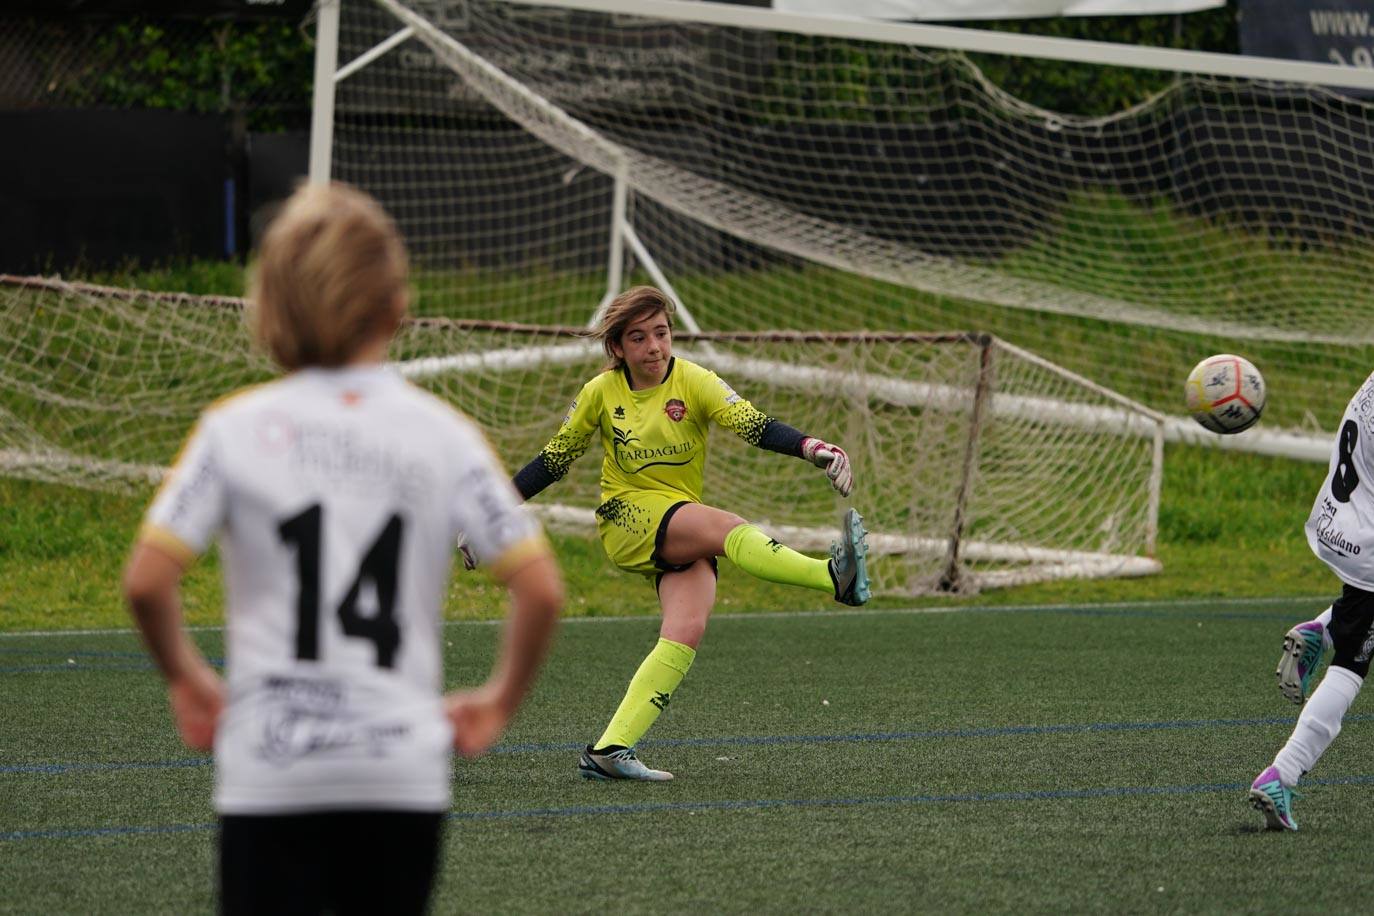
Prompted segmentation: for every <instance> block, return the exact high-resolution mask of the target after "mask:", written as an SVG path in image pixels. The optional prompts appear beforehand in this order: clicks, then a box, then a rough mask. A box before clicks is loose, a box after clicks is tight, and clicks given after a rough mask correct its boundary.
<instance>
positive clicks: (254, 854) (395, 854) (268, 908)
mask: <svg viewBox="0 0 1374 916" xmlns="http://www.w3.org/2000/svg"><path fill="white" fill-rule="evenodd" d="M443 818H444V815H443V814H439V813H432V814H431V813H427V812H413V811H320V812H312V813H309V814H281V815H226V816H223V817H221V818H220V821H219V823H220V834H219V898H220V912H221V913H226V914H238V913H273V914H286V913H293V914H295V913H302V914H303V913H325V912H329V913H337V914H341V916H342V914H349V913H359V914H363V913H367V914H372V913H387V914H391V913H417V914H418V913H424V912H425V908H426V906H428V904H429V893H430V890H431V888H432V886H433V884H434V874H435V866H436V864H437V862H438V857H439V840H440V836H441V833H442V827H443Z"/></svg>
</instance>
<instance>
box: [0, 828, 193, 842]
mask: <svg viewBox="0 0 1374 916" xmlns="http://www.w3.org/2000/svg"><path fill="white" fill-rule="evenodd" d="M218 827H219V825H218V824H168V825H166V826H165V827H79V828H75V829H69V830H14V831H11V832H9V833H0V842H5V841H10V842H13V841H16V840H76V839H82V838H85V837H93V836H140V835H142V836H147V835H150V834H160V833H205V832H207V831H211V830H215V829H217V828H218Z"/></svg>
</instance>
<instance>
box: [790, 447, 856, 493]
mask: <svg viewBox="0 0 1374 916" xmlns="http://www.w3.org/2000/svg"><path fill="white" fill-rule="evenodd" d="M802 457H803V458H805V459H806V460H807V461H809V462H811V463H812V464H814V465H815V466H816V467H818V468H825V476H826V477H829V478H830V485H831V486H832V487H834V488H835V491H836V492H837V493H839V494H840V495H841V496H848V495H849V491H850V489H851V488H852V487H853V486H854V472H853V471H852V470H850V468H849V456H848V455H846V454H845V453H844V449H842V448H840V447H839V446H838V445H831V444H830V443H829V442H822V441H821V440H820V439H817V438H815V437H813V436H807V437H806V438H805V439H803V440H802Z"/></svg>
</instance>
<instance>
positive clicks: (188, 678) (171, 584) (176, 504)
mask: <svg viewBox="0 0 1374 916" xmlns="http://www.w3.org/2000/svg"><path fill="white" fill-rule="evenodd" d="M207 426H208V424H207V423H205V422H204V421H202V422H201V423H200V424H199V425H198V426H197V427H196V429H195V431H193V432H192V434H191V436H190V438H189V439H188V440H187V443H186V446H185V447H184V448H183V449H182V453H181V455H180V457H179V458H178V459H177V461H176V463H175V465H174V466H173V468H172V471H171V473H170V474H169V475H168V477H167V480H166V482H165V483H164V485H163V487H162V488H161V489H160V490H159V491H158V494H157V496H156V497H155V498H154V499H153V503H152V505H151V506H150V507H149V508H148V514H147V518H146V519H145V522H144V525H143V527H142V529H141V530H140V532H139V536H138V539H137V541H136V542H135V543H134V547H133V551H132V554H131V555H130V557H129V563H128V565H127V566H126V568H125V571H124V583H123V591H124V599H125V601H126V602H127V604H128V607H129V613H130V615H131V616H132V617H133V620H134V623H135V625H136V626H137V627H138V631H139V633H140V634H141V635H142V637H143V642H144V644H145V645H146V646H147V647H148V653H149V655H151V656H152V658H153V663H154V664H156V665H157V668H158V670H159V671H160V672H162V676H163V677H164V678H166V680H167V689H168V696H169V699H170V701H171V704H172V712H173V715H174V716H175V718H176V723H177V729H178V731H180V733H181V738H182V740H183V741H185V742H186V743H187V744H188V745H189V746H191V747H193V748H195V749H197V750H208V749H209V748H210V745H211V743H212V742H213V739H214V730H215V721H216V719H217V718H218V716H219V713H220V710H221V709H222V708H223V706H224V688H223V685H222V683H221V682H220V678H219V675H217V674H216V673H215V671H214V669H212V668H211V667H210V665H209V663H208V662H206V660H205V656H203V655H202V654H201V652H200V650H199V649H198V648H196V645H195V643H193V642H191V638H190V636H189V635H188V634H187V632H186V629H185V627H184V626H183V625H182V622H183V618H182V608H181V577H182V574H183V572H184V571H185V570H186V569H187V568H188V567H189V566H190V564H191V563H192V562H194V560H195V557H196V555H197V554H198V553H200V552H201V551H202V550H203V549H204V548H205V545H206V544H207V543H208V542H209V539H210V537H211V536H212V535H213V533H214V532H215V531H217V530H218V529H219V527H220V525H221V524H222V522H223V518H224V512H225V508H224V501H225V487H224V481H223V478H222V476H221V475H220V474H219V471H218V468H217V466H216V462H215V458H214V448H213V444H212V436H211V434H210V432H209V431H208V429H207Z"/></svg>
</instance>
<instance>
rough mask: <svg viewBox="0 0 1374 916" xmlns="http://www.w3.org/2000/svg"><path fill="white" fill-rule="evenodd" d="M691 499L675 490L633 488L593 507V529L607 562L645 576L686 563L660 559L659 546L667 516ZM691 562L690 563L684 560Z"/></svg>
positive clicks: (676, 567)
mask: <svg viewBox="0 0 1374 916" xmlns="http://www.w3.org/2000/svg"><path fill="white" fill-rule="evenodd" d="M690 502H691V500H687V499H683V498H682V496H681V495H679V494H675V493H661V492H656V491H653V490H637V491H635V492H634V493H625V494H622V495H620V496H613V497H611V498H610V499H608V500H606V501H605V502H604V503H602V504H601V505H600V506H598V507H597V509H596V532H597V534H598V535H599V536H600V537H601V546H602V547H603V548H605V550H606V556H608V557H610V558H611V562H612V563H614V564H615V565H616V566H619V567H620V568H621V569H623V570H625V571H626V572H635V573H639V574H641V575H645V576H657V575H659V574H660V573H665V572H676V571H678V570H681V569H685V568H686V566H675V565H673V564H671V563H665V562H663V561H662V560H661V559H660V558H659V556H658V551H659V548H660V547H662V546H663V536H664V533H665V532H666V531H667V530H668V520H669V519H670V518H672V517H673V513H674V512H676V511H677V510H678V508H679V507H680V506H685V505H687V504H688V503H690ZM688 565H691V564H688Z"/></svg>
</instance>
